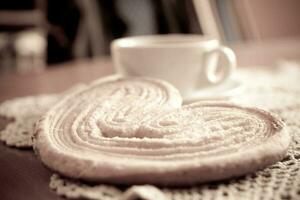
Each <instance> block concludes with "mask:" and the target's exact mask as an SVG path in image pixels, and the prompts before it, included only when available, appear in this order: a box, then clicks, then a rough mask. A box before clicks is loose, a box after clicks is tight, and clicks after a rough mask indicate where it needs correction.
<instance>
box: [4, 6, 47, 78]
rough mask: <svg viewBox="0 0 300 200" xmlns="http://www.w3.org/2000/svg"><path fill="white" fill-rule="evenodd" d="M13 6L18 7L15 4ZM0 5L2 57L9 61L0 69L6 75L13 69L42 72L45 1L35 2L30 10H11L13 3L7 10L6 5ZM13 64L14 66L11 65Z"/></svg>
mask: <svg viewBox="0 0 300 200" xmlns="http://www.w3.org/2000/svg"><path fill="white" fill-rule="evenodd" d="M15 3H16V4H15V5H16V6H17V5H18V4H17V3H18V1H17V2H15ZM2 4H3V5H4V9H3V8H2V9H1V10H0V29H1V30H0V31H1V34H2V35H5V38H6V43H7V44H6V45H5V46H6V47H5V48H4V49H3V48H2V50H1V54H2V55H1V56H3V55H6V56H9V57H10V58H9V59H8V60H10V61H8V62H5V63H1V65H2V67H3V68H6V71H7V69H8V68H11V67H12V66H13V65H16V70H17V71H20V72H26V71H30V70H33V69H35V70H39V69H42V68H43V67H44V66H45V46H46V39H45V32H46V31H47V20H46V6H47V5H46V1H45V0H34V1H33V7H32V8H31V9H20V8H18V9H14V4H13V3H12V2H11V3H10V4H9V5H10V8H9V9H6V8H5V3H2ZM28 30H29V31H28ZM7 46H8V47H7ZM5 49H6V50H7V51H8V52H5ZM9 51H11V52H9ZM12 51H13V52H12ZM13 54H15V57H14V56H13ZM15 59H16V60H15ZM13 60H15V61H16V62H15V63H13ZM4 65H11V66H4Z"/></svg>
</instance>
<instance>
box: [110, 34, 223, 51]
mask: <svg viewBox="0 0 300 200" xmlns="http://www.w3.org/2000/svg"><path fill="white" fill-rule="evenodd" d="M175 40H176V41H177V42H174V43H172V41H175ZM178 40H180V42H178ZM211 44H217V45H218V44H219V40H218V39H217V38H215V37H212V36H206V35H200V34H156V35H142V36H130V37H123V38H119V39H115V40H113V41H112V43H111V48H182V47H199V46H200V47H204V46H209V45H211Z"/></svg>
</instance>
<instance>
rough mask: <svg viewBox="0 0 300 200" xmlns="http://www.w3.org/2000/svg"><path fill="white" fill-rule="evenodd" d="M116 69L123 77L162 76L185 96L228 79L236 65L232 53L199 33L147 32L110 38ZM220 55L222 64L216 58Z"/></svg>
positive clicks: (214, 40)
mask: <svg viewBox="0 0 300 200" xmlns="http://www.w3.org/2000/svg"><path fill="white" fill-rule="evenodd" d="M111 52H112V58H113V62H114V66H115V69H116V72H117V73H119V74H121V75H123V76H148V77H156V78H160V79H164V80H166V81H168V82H170V83H172V84H173V85H174V86H175V87H177V88H178V89H179V91H180V92H181V94H182V96H183V97H188V96H189V95H192V94H193V93H194V92H197V91H199V90H201V89H203V88H207V87H210V86H215V85H217V84H221V83H223V82H224V81H226V80H228V79H230V77H231V75H232V72H233V70H234V68H235V67H236V57H235V54H234V52H233V51H232V50H231V49H230V48H228V47H225V46H221V45H220V43H219V41H218V40H217V39H215V38H211V37H205V36H201V35H186V34H185V35H184V34H174V35H173V34H171V35H149V36H136V37H127V38H121V39H117V40H114V41H113V42H112V44H111ZM220 56H222V57H223V58H224V59H222V61H223V62H222V64H220V62H219V58H220Z"/></svg>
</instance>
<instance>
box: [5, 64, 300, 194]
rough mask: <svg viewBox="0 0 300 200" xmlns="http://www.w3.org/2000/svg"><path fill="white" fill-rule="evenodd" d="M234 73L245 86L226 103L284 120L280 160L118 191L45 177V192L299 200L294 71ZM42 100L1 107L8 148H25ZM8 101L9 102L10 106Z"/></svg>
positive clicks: (298, 73) (298, 71) (299, 97)
mask: <svg viewBox="0 0 300 200" xmlns="http://www.w3.org/2000/svg"><path fill="white" fill-rule="evenodd" d="M237 75H238V76H237V77H238V79H239V80H240V81H241V82H242V83H243V84H244V85H245V90H244V91H243V92H242V93H241V94H239V95H236V96H234V97H233V98H232V99H230V100H231V101H233V102H236V103H239V104H243V105H250V106H257V107H260V108H263V109H266V110H269V111H271V112H273V113H275V114H277V115H279V116H280V117H281V118H282V119H283V120H284V121H285V123H286V125H287V129H288V131H289V133H290V135H291V136H292V138H293V141H292V144H291V146H290V149H289V151H288V153H287V155H286V157H285V158H284V159H283V160H282V161H280V162H277V163H276V164H274V165H272V166H270V167H268V168H266V169H263V170H261V171H258V172H256V173H254V174H249V175H247V176H244V177H240V178H235V179H230V180H227V181H222V182H215V183H208V184H201V185H197V186H193V187H185V188H155V187H153V186H149V185H146V186H132V187H129V188H118V187H116V186H113V185H105V184H94V185H91V184H88V183H84V182H82V181H78V180H73V179H69V178H64V177H61V176H59V175H57V174H54V175H53V176H52V177H51V180H50V188H51V189H53V190H54V191H55V192H56V193H57V194H58V195H61V196H65V197H68V198H71V199H77V198H86V199H93V200H98V199H99V200H100V199H101V200H102V199H104V200H113V199H123V200H125V199H126V200H128V199H138V198H139V199H149V200H150V199H151V200H152V199H156V200H159V199H169V200H177V199H191V200H192V199H203V200H207V199H300V85H299V81H300V67H299V66H291V65H290V64H289V65H284V66H283V67H282V68H279V69H276V70H274V69H265V68H264V69H259V68H245V69H239V70H238V72H237ZM43 98H45V99H46V100H45V99H44V100H43V101H39V100H38V99H37V98H36V97H27V99H25V98H19V99H16V100H12V101H7V102H6V103H4V104H2V105H1V106H0V116H5V117H9V118H14V119H15V121H13V122H11V123H10V124H9V125H8V126H6V127H5V128H4V129H3V130H1V131H0V139H1V140H3V141H5V143H6V144H8V145H10V146H16V147H19V146H20V147H22V146H24V145H22V142H23V141H27V142H23V143H24V144H26V145H27V146H30V145H31V143H30V142H28V141H29V140H28V135H29V136H30V135H31V134H32V133H31V132H30V131H31V130H32V126H33V123H34V121H35V120H36V119H37V118H38V115H40V114H42V113H43V112H44V110H45V109H47V106H48V107H49V106H50V105H51V103H49V102H52V101H53V96H48V97H47V96H44V97H43ZM13 101H15V102H14V103H12V102H13ZM24 102H27V104H29V105H40V104H41V105H43V106H45V108H44V107H43V106H42V107H41V109H40V107H36V106H24V105H27V104H24ZM34 102H35V103H34ZM37 102H38V103H37ZM45 102H46V103H45ZM9 105H13V106H9ZM17 107H18V108H17ZM25 108H26V109H27V110H28V109H33V110H38V111H40V112H27V116H25V117H23V121H22V120H20V118H21V116H22V115H21V114H20V113H23V112H22V109H25ZM16 110H21V111H18V112H16ZM24 113H25V111H24ZM24 119H26V120H24ZM25 127H26V128H25ZM24 129H26V130H27V133H29V134H26V135H27V136H26V137H24V134H20V133H21V132H22V130H24ZM11 138H14V139H13V140H12V139H11ZM26 138H27V139H26ZM26 145H25V146H26ZM195 176H196V174H195ZM150 191H151V192H150ZM147 194H152V196H151V195H148V196H147ZM145 195H146V196H145Z"/></svg>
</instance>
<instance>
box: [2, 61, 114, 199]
mask: <svg viewBox="0 0 300 200" xmlns="http://www.w3.org/2000/svg"><path fill="white" fill-rule="evenodd" d="M112 73H113V69H112V65H111V63H110V60H109V59H106V58H104V59H100V60H95V61H80V62H72V63H67V64H63V65H58V66H53V67H50V68H48V69H46V70H45V71H43V72H35V73H30V74H23V75H21V74H9V75H2V76H0V102H2V101H4V100H6V99H10V98H13V97H17V96H25V95H33V94H41V93H51V92H60V91H63V90H65V89H67V88H68V87H70V86H72V85H73V84H75V83H78V82H89V81H91V80H94V79H97V78H99V77H102V76H106V75H109V74H112ZM51 174H52V172H51V171H50V170H49V169H47V168H46V167H44V166H43V164H42V163H41V162H40V161H39V160H38V159H37V158H36V157H35V155H34V154H33V152H32V150H30V149H28V150H19V149H13V148H8V147H6V146H5V145H4V144H3V143H0V199H1V200H25V199H29V200H56V199H63V198H61V197H59V196H57V195H56V194H55V193H54V192H53V191H51V190H50V189H49V187H48V184H49V180H50V179H49V178H50V176H51Z"/></svg>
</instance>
